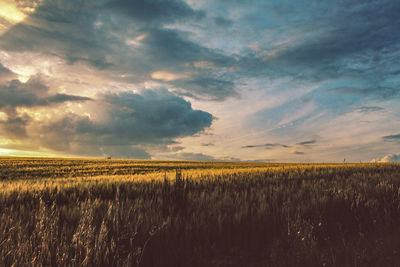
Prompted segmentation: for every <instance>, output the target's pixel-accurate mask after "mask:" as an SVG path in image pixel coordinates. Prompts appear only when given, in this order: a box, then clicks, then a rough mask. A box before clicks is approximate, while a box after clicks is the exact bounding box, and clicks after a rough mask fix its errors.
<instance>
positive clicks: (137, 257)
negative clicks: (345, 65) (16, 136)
mask: <svg viewBox="0 0 400 267" xmlns="http://www.w3.org/2000/svg"><path fill="white" fill-rule="evenodd" d="M18 182H20V181H18V180H16V181H15V183H18ZM8 183H10V182H9V181H8ZM13 188H14V189H13V190H14V191H12V192H7V194H4V195H3V196H2V197H1V198H0V203H1V206H0V222H1V223H0V265H1V266H11V265H13V266H38V265H45V266H398V265H399V262H400V249H399V248H400V227H398V226H399V224H400V190H399V189H400V165H398V164H363V165H362V164H360V165H351V166H350V165H349V166H347V165H337V166H328V165H327V166H324V165H318V166H309V167H308V168H305V167H304V166H300V165H299V167H298V168H295V167H293V168H285V167H284V166H281V168H280V169H279V170H274V171H267V170H258V171H255V170H252V171H250V170H249V172H237V173H235V172H234V171H233V172H230V173H226V174H215V175H213V174H212V173H208V174H204V175H203V177H186V176H185V172H183V173H182V174H181V173H180V172H177V174H176V179H175V180H171V179H168V178H167V177H165V179H164V177H160V179H157V180H155V179H152V180H143V179H142V180H138V181H136V182H135V181H126V180H123V179H117V178H115V179H112V177H111V178H110V179H109V180H100V181H97V180H94V181H92V182H90V183H88V184H85V186H84V187H81V186H80V184H79V183H76V184H73V185H70V186H68V187H62V186H61V185H60V186H59V187H57V186H56V187H48V188H47V187H46V186H44V187H42V188H40V190H39V189H35V188H34V189H32V190H24V191H23V192H21V193H19V191H18V190H17V189H15V188H18V187H15V186H14V187H13ZM3 190H4V191H7V190H6V187H4V186H3Z"/></svg>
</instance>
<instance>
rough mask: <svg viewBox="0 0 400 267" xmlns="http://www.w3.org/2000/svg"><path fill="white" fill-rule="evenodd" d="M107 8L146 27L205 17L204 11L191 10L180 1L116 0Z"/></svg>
mask: <svg viewBox="0 0 400 267" xmlns="http://www.w3.org/2000/svg"><path fill="white" fill-rule="evenodd" d="M107 7H111V8H113V9H116V10H118V11H119V12H121V13H123V14H125V15H127V16H130V17H132V18H133V19H135V20H137V21H141V22H143V23H145V24H147V25H148V24H157V23H158V24H161V23H171V22H177V21H183V20H187V19H193V18H194V19H200V18H203V17H204V16H205V13H204V11H198V10H193V9H192V8H191V7H190V6H189V5H188V4H186V2H184V1H180V0H170V1H163V0H150V1H149V0H146V1H142V0H117V1H110V2H109V3H108V4H107Z"/></svg>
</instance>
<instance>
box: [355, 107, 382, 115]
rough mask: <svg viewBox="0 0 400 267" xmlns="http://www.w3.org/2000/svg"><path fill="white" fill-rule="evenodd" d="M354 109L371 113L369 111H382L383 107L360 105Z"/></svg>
mask: <svg viewBox="0 0 400 267" xmlns="http://www.w3.org/2000/svg"><path fill="white" fill-rule="evenodd" d="M356 110H357V111H359V112H361V113H371V112H376V111H384V110H385V109H384V108H382V107H378V106H362V107H358V108H357V109H356Z"/></svg>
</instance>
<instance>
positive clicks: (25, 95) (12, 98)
mask: <svg viewBox="0 0 400 267" xmlns="http://www.w3.org/2000/svg"><path fill="white" fill-rule="evenodd" d="M87 100H91V99H90V98H88V97H81V96H75V95H67V94H54V95H51V94H50V93H49V88H48V87H47V86H46V85H45V84H43V83H42V81H41V80H40V79H39V78H38V77H36V78H32V79H30V80H29V81H28V82H26V83H21V82H20V81H18V80H12V81H11V82H9V83H7V84H3V85H0V109H4V108H8V109H14V108H16V107H34V106H49V105H52V104H56V103H63V102H67V101H87Z"/></svg>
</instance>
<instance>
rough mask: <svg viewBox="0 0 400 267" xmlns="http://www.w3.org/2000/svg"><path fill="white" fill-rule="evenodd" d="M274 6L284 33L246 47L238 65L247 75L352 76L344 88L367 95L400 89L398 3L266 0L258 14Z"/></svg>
mask: <svg viewBox="0 0 400 267" xmlns="http://www.w3.org/2000/svg"><path fill="white" fill-rule="evenodd" d="M269 5H271V6H269ZM271 10H272V12H274V15H275V16H277V17H278V18H281V19H282V20H284V22H285V23H283V24H282V25H280V29H281V30H282V29H284V30H286V31H285V32H286V34H281V35H279V37H280V38H277V42H276V44H275V45H274V41H273V40H272V45H271V44H265V45H259V47H260V48H259V51H257V52H254V51H251V50H249V51H247V57H246V56H244V57H242V58H241V64H240V65H241V66H242V69H243V71H245V70H246V69H247V71H248V74H249V75H251V74H253V75H256V76H259V75H263V76H268V77H270V78H273V79H275V78H280V77H291V78H292V79H295V80H299V81H307V82H320V81H327V82H329V81H332V80H333V79H349V80H351V81H352V82H356V83H355V84H356V85H357V86H351V87H347V89H346V90H344V91H343V92H342V93H346V92H347V93H351V94H354V95H359V96H364V97H366V96H368V97H373V98H385V99H388V98H390V97H393V96H395V95H397V94H398V93H399V89H398V88H399V85H400V80H399V79H398V77H396V75H395V74H394V73H396V71H398V68H397V67H395V66H394V65H393V62H395V61H396V60H398V59H399V54H398V52H397V51H398V49H399V43H400V37H399V35H396V34H394V33H395V32H396V31H397V30H396V29H397V28H398V27H399V25H400V18H399V16H398V12H399V11H400V3H398V2H393V1H353V2H352V3H351V4H347V3H344V2H335V3H333V2H331V3H329V4H328V3H322V2H321V3H318V4H314V5H313V7H312V8H310V7H308V6H306V5H303V4H301V3H295V2H290V1H284V3H282V4H281V5H275V6H274V5H272V4H266V6H264V9H261V10H260V13H256V15H257V16H258V15H260V16H261V13H262V12H271ZM327 10H329V12H327ZM315 21H318V27H316V26H315ZM271 32H273V33H274V31H273V30H272V31H271ZM272 36H275V35H272ZM262 41H264V40H261V42H262ZM343 88H344V87H343Z"/></svg>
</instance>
